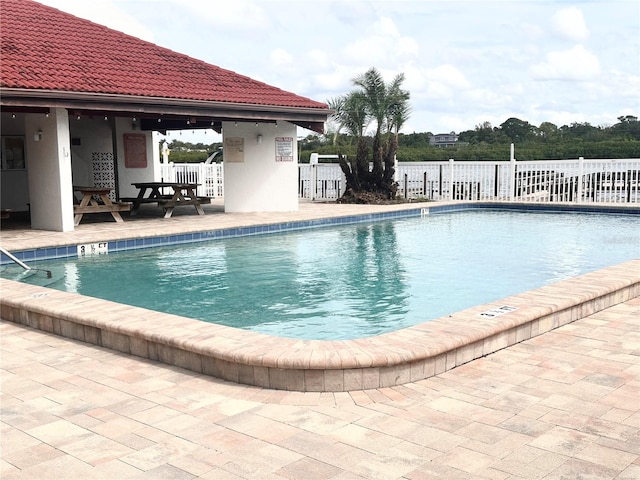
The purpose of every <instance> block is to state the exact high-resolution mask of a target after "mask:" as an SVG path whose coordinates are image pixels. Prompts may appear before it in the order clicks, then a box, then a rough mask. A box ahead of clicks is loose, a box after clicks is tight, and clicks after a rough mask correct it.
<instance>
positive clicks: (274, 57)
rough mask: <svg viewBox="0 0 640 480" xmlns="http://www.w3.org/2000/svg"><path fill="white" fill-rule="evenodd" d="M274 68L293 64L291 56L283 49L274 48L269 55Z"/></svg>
mask: <svg viewBox="0 0 640 480" xmlns="http://www.w3.org/2000/svg"><path fill="white" fill-rule="evenodd" d="M269 59H270V60H271V63H272V64H273V65H274V66H275V67H288V66H290V65H291V64H292V63H293V56H292V55H291V54H290V53H289V52H287V51H286V50H285V49H283V48H276V49H275V50H273V51H272V52H271V53H270V54H269Z"/></svg>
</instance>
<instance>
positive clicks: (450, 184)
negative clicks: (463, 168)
mask: <svg viewBox="0 0 640 480" xmlns="http://www.w3.org/2000/svg"><path fill="white" fill-rule="evenodd" d="M453 163H454V160H453V158H450V159H449V200H453Z"/></svg>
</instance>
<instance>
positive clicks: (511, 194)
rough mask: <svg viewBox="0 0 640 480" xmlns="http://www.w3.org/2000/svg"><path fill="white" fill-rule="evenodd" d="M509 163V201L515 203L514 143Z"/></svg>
mask: <svg viewBox="0 0 640 480" xmlns="http://www.w3.org/2000/svg"><path fill="white" fill-rule="evenodd" d="M509 161H510V162H511V188H510V189H509V200H511V201H514V200H515V199H516V155H515V148H514V146H513V143H512V144H511V152H510V156H509Z"/></svg>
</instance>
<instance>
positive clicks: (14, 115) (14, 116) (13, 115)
mask: <svg viewBox="0 0 640 480" xmlns="http://www.w3.org/2000/svg"><path fill="white" fill-rule="evenodd" d="M11 118H16V114H15V113H12V114H11ZM236 125H237V124H236Z"/></svg>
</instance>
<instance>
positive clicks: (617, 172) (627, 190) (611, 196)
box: [162, 156, 640, 203]
mask: <svg viewBox="0 0 640 480" xmlns="http://www.w3.org/2000/svg"><path fill="white" fill-rule="evenodd" d="M320 157H322V156H320ZM299 173H300V174H299V180H298V195H299V196H300V198H305V199H308V200H336V199H337V198H339V197H340V196H341V195H342V194H343V193H344V190H345V185H346V180H345V178H344V175H343V173H342V170H341V169H340V166H339V165H338V164H335V163H311V164H301V165H299ZM395 175H396V181H397V182H398V195H399V196H401V197H404V198H413V199H425V200H512V201H526V202H592V203H604V202H611V203H640V159H638V158H635V159H615V160H584V159H582V158H580V159H577V160H539V161H516V160H511V161H505V162H493V161H474V162H456V161H454V160H449V161H448V162H398V163H397V165H396V174H395ZM162 176H163V180H164V181H170V182H185V183H198V184H200V185H199V187H198V195H201V196H207V197H212V198H216V197H222V195H223V164H211V165H207V164H204V163H191V164H189V163H182V164H180V163H168V164H163V165H162Z"/></svg>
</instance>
